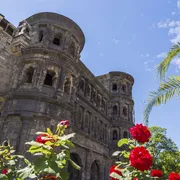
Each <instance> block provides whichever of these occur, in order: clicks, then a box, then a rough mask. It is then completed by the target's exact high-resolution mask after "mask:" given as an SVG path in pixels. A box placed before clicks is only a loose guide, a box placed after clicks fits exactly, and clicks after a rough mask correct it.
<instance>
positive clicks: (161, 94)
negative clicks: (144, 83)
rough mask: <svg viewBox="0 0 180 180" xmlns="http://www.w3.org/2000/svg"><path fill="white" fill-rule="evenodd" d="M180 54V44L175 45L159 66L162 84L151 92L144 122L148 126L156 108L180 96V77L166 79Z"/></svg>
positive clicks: (144, 113)
mask: <svg viewBox="0 0 180 180" xmlns="http://www.w3.org/2000/svg"><path fill="white" fill-rule="evenodd" d="M179 54H180V43H177V44H175V45H174V46H173V47H172V49H171V50H170V51H169V52H168V54H167V57H166V58H165V59H164V60H163V61H162V62H161V63H160V64H159V65H158V66H157V73H158V76H159V77H160V80H161V83H160V87H159V88H158V89H157V91H153V92H150V94H149V98H148V100H147V102H146V105H145V108H144V112H143V115H144V122H145V123H146V124H148V118H149V114H150V112H151V111H152V108H153V107H154V106H158V105H161V104H165V103H166V102H167V101H168V100H170V99H171V98H173V97H174V96H175V95H177V96H179V94H180V76H172V77H169V78H165V73H166V72H167V70H168V68H169V66H170V63H171V61H172V60H173V58H174V57H176V56H179Z"/></svg>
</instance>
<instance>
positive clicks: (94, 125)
mask: <svg viewBox="0 0 180 180" xmlns="http://www.w3.org/2000/svg"><path fill="white" fill-rule="evenodd" d="M77 112H78V114H77V117H76V118H77V119H76V125H77V127H78V128H79V129H81V130H82V131H84V132H85V133H88V134H89V135H91V136H92V137H94V138H96V139H98V140H100V141H101V142H104V143H107V142H108V126H107V124H105V123H104V122H103V121H102V120H100V119H99V118H97V117H96V116H94V115H93V114H92V113H91V112H89V111H87V110H86V109H85V108H84V107H83V106H78V107H77Z"/></svg>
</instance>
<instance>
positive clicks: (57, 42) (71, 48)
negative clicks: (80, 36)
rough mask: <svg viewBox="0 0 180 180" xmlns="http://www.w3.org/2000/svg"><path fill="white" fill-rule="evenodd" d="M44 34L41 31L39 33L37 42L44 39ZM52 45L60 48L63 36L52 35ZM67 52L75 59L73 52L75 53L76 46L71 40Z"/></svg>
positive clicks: (59, 34)
mask: <svg viewBox="0 0 180 180" xmlns="http://www.w3.org/2000/svg"><path fill="white" fill-rule="evenodd" d="M44 34H45V32H44V31H43V30H40V31H39V38H38V41H39V42H42V41H43V40H44V38H45V36H44ZM52 44H54V45H56V46H59V47H60V46H62V44H63V36H62V34H61V33H57V34H55V35H54V38H53V41H52ZM68 52H69V53H70V54H71V55H72V57H75V52H76V45H75V42H74V41H73V40H71V42H70V44H69V47H68Z"/></svg>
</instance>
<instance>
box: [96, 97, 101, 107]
mask: <svg viewBox="0 0 180 180" xmlns="http://www.w3.org/2000/svg"><path fill="white" fill-rule="evenodd" d="M100 103H101V95H99V94H98V95H97V106H99V105H100Z"/></svg>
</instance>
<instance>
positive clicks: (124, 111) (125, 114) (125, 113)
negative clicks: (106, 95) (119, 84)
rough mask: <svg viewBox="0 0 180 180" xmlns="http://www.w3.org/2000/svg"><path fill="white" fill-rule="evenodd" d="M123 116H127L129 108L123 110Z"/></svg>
mask: <svg viewBox="0 0 180 180" xmlns="http://www.w3.org/2000/svg"><path fill="white" fill-rule="evenodd" d="M123 115H124V116H127V108H126V107H124V108H123Z"/></svg>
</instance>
